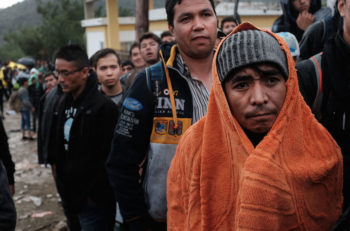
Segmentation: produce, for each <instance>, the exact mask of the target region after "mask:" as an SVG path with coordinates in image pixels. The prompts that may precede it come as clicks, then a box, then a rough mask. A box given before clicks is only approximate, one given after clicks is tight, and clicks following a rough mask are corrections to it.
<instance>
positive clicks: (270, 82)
mask: <svg viewBox="0 0 350 231" xmlns="http://www.w3.org/2000/svg"><path fill="white" fill-rule="evenodd" d="M279 81H280V79H279V78H278V77H274V76H272V77H269V78H267V79H266V83H267V85H274V84H276V83H278V82H279Z"/></svg>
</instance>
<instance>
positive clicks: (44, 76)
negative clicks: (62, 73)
mask: <svg viewBox="0 0 350 231" xmlns="http://www.w3.org/2000/svg"><path fill="white" fill-rule="evenodd" d="M51 75H53V77H55V79H57V76H56V75H55V74H54V73H53V72H51V71H48V72H45V73H44V75H43V79H45V78H46V77H49V76H51Z"/></svg>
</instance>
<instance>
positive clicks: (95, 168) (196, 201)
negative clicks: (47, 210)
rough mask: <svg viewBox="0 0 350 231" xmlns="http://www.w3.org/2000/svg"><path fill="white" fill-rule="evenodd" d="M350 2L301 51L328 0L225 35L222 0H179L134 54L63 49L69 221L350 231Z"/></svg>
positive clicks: (59, 124)
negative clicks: (318, 47)
mask: <svg viewBox="0 0 350 231" xmlns="http://www.w3.org/2000/svg"><path fill="white" fill-rule="evenodd" d="M349 1H350V0H337V1H336V3H335V7H336V9H337V10H338V11H337V12H339V16H340V17H341V19H342V20H341V21H342V23H339V26H338V27H337V28H336V31H337V32H336V33H333V32H332V34H333V36H327V39H326V40H325V41H324V46H322V51H323V53H322V54H317V55H316V56H312V57H311V58H310V59H307V60H305V61H300V62H299V60H298V56H299V55H300V51H299V46H298V40H300V39H301V36H302V34H303V33H304V31H305V30H307V28H309V26H310V25H311V24H312V23H313V22H314V21H315V20H316V21H317V20H318V19H316V16H314V15H313V14H315V13H316V11H318V10H320V9H321V6H320V5H319V2H320V1H317V0H288V1H287V0H286V1H281V3H282V4H285V5H284V6H285V7H286V8H285V12H284V15H283V16H281V17H280V18H279V19H278V20H277V21H276V23H275V25H274V27H273V31H275V32H277V31H278V32H280V29H281V28H283V32H282V33H279V34H275V33H273V32H271V31H268V30H265V29H259V28H256V27H255V26H253V25H251V24H249V23H243V24H239V22H238V21H237V20H236V19H235V18H232V17H229V18H226V19H225V20H223V21H222V23H221V30H222V32H223V33H224V34H225V35H227V36H226V37H225V36H224V37H222V33H220V32H218V28H217V25H218V20H217V16H216V12H215V5H214V1H213V0H167V1H166V14H167V21H168V27H169V32H165V33H163V34H162V36H161V38H159V37H158V36H157V35H155V34H154V33H151V32H148V33H145V34H144V35H143V36H142V37H141V38H140V40H139V41H138V42H137V43H134V44H133V45H132V46H131V48H130V59H131V60H130V61H126V62H122V60H121V59H120V56H119V55H118V53H117V52H115V51H114V50H113V49H110V48H105V49H101V50H99V51H97V52H96V53H95V54H94V55H93V56H92V57H91V58H90V60H89V58H88V56H87V54H86V52H85V51H84V49H83V48H81V47H80V46H78V45H66V46H62V47H60V48H59V49H58V50H57V52H56V53H55V56H54V60H55V71H54V72H50V73H47V74H46V75H45V76H44V79H45V83H46V86H47V90H46V92H45V94H44V96H43V97H42V98H41V101H40V107H39V108H40V110H39V130H38V156H39V163H42V164H50V165H51V166H52V174H53V176H54V180H55V182H56V186H57V190H58V192H59V194H60V196H61V198H62V206H63V208H64V213H65V215H66V218H67V225H68V228H69V230H73V231H75V230H116V231H119V230H120V231H149V230H150V231H163V230H178V231H183V230H191V231H192V230H195V231H196V230H337V231H339V230H348V229H349V228H350V218H349V213H350V204H349V201H350V197H349V196H350V195H349V194H350V190H349V189H350V185H349V182H348V181H349V180H350V170H349V169H350V162H349V155H350V153H349V152H350V149H349V147H350V146H349V142H348V140H349V137H350V132H349V131H350V122H349V121H350V119H349V118H350V115H349V111H350V110H349V106H348V105H349V104H348V103H347V102H348V98H349V97H350V96H349V92H350V89H348V88H349V80H348V79H349V78H348V77H350V76H349V73H350V70H349V65H348V64H349V63H350V2H349ZM287 9H288V10H287ZM282 25H283V27H282ZM276 28H278V29H276ZM312 28H313V27H310V28H309V29H310V30H311V29H312ZM333 29H334V28H333ZM232 30H233V32H231V31H232ZM310 33H311V34H312V33H314V32H310V31H307V32H306V33H305V34H310ZM218 38H220V40H221V39H222V41H221V42H220V44H219V45H218V47H216V45H217V44H216V42H217V39H218ZM6 145H7V144H5V146H6ZM5 146H4V147H5ZM1 167H2V166H1V163H0V173H2V172H3V171H2V170H1ZM2 178H3V177H1V179H2ZM7 184H8V183H7ZM10 184H11V183H10ZM5 193H8V192H5ZM5 198H6V197H5ZM7 206H9V208H11V209H12V208H13V206H12V204H11V203H7ZM0 211H1V210H0ZM8 211H11V210H8ZM1 217H2V216H0V227H2V226H1ZM7 217H8V218H9V219H12V220H11V221H13V219H14V217H13V216H9V215H7ZM11 227H12V226H11ZM12 228H13V227H12Z"/></svg>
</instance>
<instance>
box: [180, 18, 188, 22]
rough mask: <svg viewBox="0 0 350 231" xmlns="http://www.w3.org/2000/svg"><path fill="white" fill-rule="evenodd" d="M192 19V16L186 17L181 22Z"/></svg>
mask: <svg viewBox="0 0 350 231" xmlns="http://www.w3.org/2000/svg"><path fill="white" fill-rule="evenodd" d="M189 20H190V17H184V18H182V19H181V20H180V22H187V21H189Z"/></svg>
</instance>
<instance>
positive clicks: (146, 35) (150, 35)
mask: <svg viewBox="0 0 350 231" xmlns="http://www.w3.org/2000/svg"><path fill="white" fill-rule="evenodd" d="M145 39H153V40H154V41H156V42H157V43H158V44H159V45H160V44H161V43H162V40H161V39H160V38H159V37H158V36H157V35H155V34H154V33H152V32H146V33H143V35H142V36H141V37H140V39H139V46H141V42H142V41H143V40H145Z"/></svg>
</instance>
